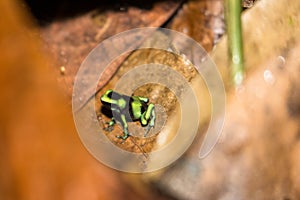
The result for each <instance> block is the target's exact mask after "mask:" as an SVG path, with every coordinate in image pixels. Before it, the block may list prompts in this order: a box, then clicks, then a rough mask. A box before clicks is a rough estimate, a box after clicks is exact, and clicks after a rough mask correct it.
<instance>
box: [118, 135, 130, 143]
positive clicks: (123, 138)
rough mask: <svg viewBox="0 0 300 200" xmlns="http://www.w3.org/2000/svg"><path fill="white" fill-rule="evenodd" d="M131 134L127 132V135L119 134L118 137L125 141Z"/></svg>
mask: <svg viewBox="0 0 300 200" xmlns="http://www.w3.org/2000/svg"><path fill="white" fill-rule="evenodd" d="M129 136H130V135H129V134H127V135H122V136H121V135H117V136H116V137H117V138H119V139H122V140H124V141H125V140H126V139H127V138H128V137H129Z"/></svg>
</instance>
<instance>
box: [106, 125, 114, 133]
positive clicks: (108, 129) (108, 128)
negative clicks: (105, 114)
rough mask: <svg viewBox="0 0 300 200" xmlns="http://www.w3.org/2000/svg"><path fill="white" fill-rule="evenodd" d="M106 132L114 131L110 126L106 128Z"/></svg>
mask: <svg viewBox="0 0 300 200" xmlns="http://www.w3.org/2000/svg"><path fill="white" fill-rule="evenodd" d="M104 130H105V131H108V132H111V131H112V130H114V127H113V126H108V127H105V128H104Z"/></svg>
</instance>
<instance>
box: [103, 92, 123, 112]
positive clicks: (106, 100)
mask: <svg viewBox="0 0 300 200" xmlns="http://www.w3.org/2000/svg"><path fill="white" fill-rule="evenodd" d="M100 100H101V103H102V104H103V105H104V106H106V107H111V106H112V105H115V106H118V107H121V108H123V107H125V104H126V102H125V100H124V99H123V98H122V96H121V95H120V94H118V93H117V92H114V91H113V90H106V92H105V93H104V94H103V95H102V96H101V97H100Z"/></svg>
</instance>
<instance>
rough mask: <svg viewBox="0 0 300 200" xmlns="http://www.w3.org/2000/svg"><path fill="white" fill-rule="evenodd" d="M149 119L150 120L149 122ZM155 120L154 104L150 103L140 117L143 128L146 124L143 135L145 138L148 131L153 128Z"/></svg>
mask: <svg viewBox="0 0 300 200" xmlns="http://www.w3.org/2000/svg"><path fill="white" fill-rule="evenodd" d="M149 119H150V122H149ZM155 119H156V116H155V110H154V104H152V103H151V104H149V106H148V108H147V110H146V112H145V113H144V114H143V115H142V117H141V123H142V125H144V126H145V125H147V123H148V126H147V128H146V131H145V133H144V137H146V136H147V135H148V133H149V131H150V130H151V128H153V127H154V125H155Z"/></svg>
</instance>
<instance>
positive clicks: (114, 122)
mask: <svg viewBox="0 0 300 200" xmlns="http://www.w3.org/2000/svg"><path fill="white" fill-rule="evenodd" d="M106 124H107V125H108V126H107V127H105V128H104V130H105V131H109V132H110V131H112V130H114V125H115V124H116V120H115V118H114V117H112V118H111V120H110V122H106Z"/></svg>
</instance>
